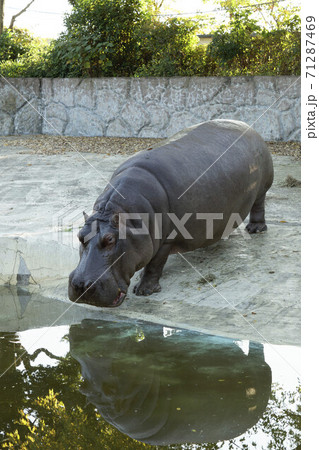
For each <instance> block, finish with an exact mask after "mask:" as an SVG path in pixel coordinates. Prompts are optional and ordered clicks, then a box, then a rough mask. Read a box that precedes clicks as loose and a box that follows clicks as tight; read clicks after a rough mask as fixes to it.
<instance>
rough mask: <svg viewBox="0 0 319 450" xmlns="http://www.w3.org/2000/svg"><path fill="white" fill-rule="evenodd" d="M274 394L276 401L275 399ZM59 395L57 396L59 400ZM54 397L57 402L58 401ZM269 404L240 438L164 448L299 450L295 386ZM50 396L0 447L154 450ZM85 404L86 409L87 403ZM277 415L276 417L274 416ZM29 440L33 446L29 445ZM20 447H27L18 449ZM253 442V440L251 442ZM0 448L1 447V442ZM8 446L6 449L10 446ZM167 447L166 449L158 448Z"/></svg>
mask: <svg viewBox="0 0 319 450" xmlns="http://www.w3.org/2000/svg"><path fill="white" fill-rule="evenodd" d="M278 393H279V398H278ZM59 397H60V396H59ZM59 397H58V398H59ZM272 397H273V399H272V401H271V402H270V404H269V406H268V407H267V410H266V412H265V414H264V416H263V418H262V419H260V421H259V423H258V424H257V425H255V426H254V427H253V428H252V429H251V430H249V431H248V432H247V433H245V434H244V435H243V436H242V437H238V438H236V439H232V440H230V441H228V442H219V443H216V444H210V443H208V444H200V445H196V444H195V445H194V444H183V445H171V446H170V447H169V448H170V449H176V450H178V449H185V450H186V449H189V450H190V449H192V450H194V449H203V450H204V449H205V450H206V449H207V450H219V449H223V450H226V449H227V450H236V449H238V448H240V449H242V450H245V449H247V450H248V449H250V448H258V449H259V450H262V449H265V450H266V449H272V450H283V449H286V450H288V449H294V450H298V449H300V448H301V446H300V386H299V387H298V388H297V390H296V391H294V392H289V393H286V392H284V391H283V390H282V388H280V387H279V386H276V390H274V389H273V390H272ZM58 398H57V396H56V395H55V394H53V393H49V395H48V396H47V397H45V398H41V399H38V400H36V401H35V403H33V405H32V407H33V409H34V410H35V411H36V413H37V416H38V417H41V421H40V422H38V423H37V424H36V426H35V427H34V428H33V427H32V424H31V423H30V422H29V419H28V417H27V415H26V414H24V413H23V414H22V420H21V422H22V423H23V424H22V423H21V422H20V425H21V426H20V432H21V429H23V428H24V432H23V433H22V434H21V436H24V438H23V439H19V438H18V437H17V434H13V435H11V436H9V434H7V436H6V444H7V445H8V447H10V448H14V447H15V448H17V447H18V448H22V449H24V448H25V449H40V448H46V449H55V450H65V449H66V448H67V449H77V450H79V449H83V450H86V449H88V448H105V449H112V450H113V449H128V450H130V449H142V448H147V449H156V448H158V447H155V446H152V445H148V444H143V443H141V442H137V441H134V440H133V439H131V438H129V437H127V436H124V435H123V434H122V433H120V432H119V431H118V430H116V428H114V427H111V426H110V425H108V424H106V423H105V421H104V420H103V419H102V418H101V416H100V415H99V414H98V413H97V411H96V410H94V409H92V408H91V407H89V408H87V407H86V408H81V407H79V406H76V407H71V408H66V407H65V405H64V403H63V402H60V401H59V400H58ZM90 406H91V405H90ZM277 414H278V415H277ZM260 430H262V431H263V432H264V433H265V434H266V439H265V440H266V441H268V444H265V445H263V446H262V447H261V446H260V445H259V444H257V446H252V443H253V442H254V436H255V435H256V433H259V431H260ZM31 440H32V441H33V444H31V445H30V442H31ZM24 442H25V443H28V446H26V447H23V445H24ZM255 442H256V440H255ZM3 445H5V443H4V441H3ZM11 446H12V447H11ZM160 448H163V449H165V448H168V447H160Z"/></svg>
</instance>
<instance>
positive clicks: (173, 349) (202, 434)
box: [69, 319, 272, 448]
mask: <svg viewBox="0 0 319 450" xmlns="http://www.w3.org/2000/svg"><path fill="white" fill-rule="evenodd" d="M165 328H166V327H162V326H160V325H157V324H150V323H145V322H141V321H138V322H136V321H132V322H127V321H124V320H121V321H107V320H88V319H85V320H83V321H82V323H81V324H77V325H72V326H71V327H70V334H69V342H70V354H71V356H72V357H73V358H74V359H76V360H77V361H78V362H79V364H80V366H81V373H82V377H83V380H84V383H83V385H82V388H81V392H82V394H83V395H85V396H86V398H87V403H91V404H93V405H94V407H95V408H96V409H97V410H98V412H99V414H100V415H101V416H102V418H104V419H105V420H106V421H107V422H108V423H109V424H111V425H113V426H115V427H116V428H117V429H118V430H119V431H120V432H121V433H124V434H125V435H128V436H130V437H131V438H133V439H137V440H139V441H141V442H145V443H147V444H151V445H158V446H167V445H171V444H184V443H186V442H187V443H197V444H199V443H204V442H206V443H207V442H209V443H213V442H218V441H224V440H228V439H234V438H235V437H236V436H239V435H242V434H243V433H244V432H245V431H246V430H248V429H250V428H251V427H253V426H254V425H255V424H256V423H257V422H258V420H259V419H260V417H262V416H263V414H264V411H265V409H266V407H267V404H268V401H269V397H270V394H271V381H272V380H271V378H272V376H271V369H270V367H269V365H268V364H267V362H266V361H265V356H264V347H263V345H262V344H260V343H257V342H252V341H249V345H248V347H247V349H246V350H247V351H246V352H244V351H243V349H242V348H241V347H240V346H239V345H238V341H235V340H233V339H231V338H225V337H220V336H212V335H209V334H203V333H198V332H195V331H190V330H175V329H169V331H170V333H169V334H166V335H165V334H164V333H165V331H164V330H165ZM141 340H142V341H143V342H141ZM127 447H130V446H129V445H127ZM185 447H186V448H187V447H188V446H185ZM122 448H126V446H125V444H122ZM188 448H189V447H188Z"/></svg>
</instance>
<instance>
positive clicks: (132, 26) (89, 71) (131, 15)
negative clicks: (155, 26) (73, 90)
mask: <svg viewBox="0 0 319 450" xmlns="http://www.w3.org/2000/svg"><path fill="white" fill-rule="evenodd" d="M71 3H72V5H73V10H72V12H71V13H70V14H69V15H67V16H66V19H65V26H66V32H65V33H62V34H61V36H60V37H59V38H58V39H57V40H56V41H55V43H54V45H53V47H52V51H51V53H50V57H49V68H48V76H79V77H82V76H84V77H85V76H90V77H99V76H132V75H133V74H134V72H135V70H136V68H137V65H138V60H137V53H138V49H139V46H138V35H139V30H140V27H141V25H142V23H143V21H144V20H145V19H146V18H147V16H148V13H147V7H146V6H147V5H146V3H145V2H143V1H141V0H107V1H105V0H93V1H92V0H73V1H72V2H71Z"/></svg>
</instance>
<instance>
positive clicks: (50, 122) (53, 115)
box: [0, 76, 300, 141]
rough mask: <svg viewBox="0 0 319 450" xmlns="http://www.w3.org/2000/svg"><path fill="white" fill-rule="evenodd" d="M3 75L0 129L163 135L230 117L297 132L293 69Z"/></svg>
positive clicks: (266, 132) (286, 133) (266, 129)
mask: <svg viewBox="0 0 319 450" xmlns="http://www.w3.org/2000/svg"><path fill="white" fill-rule="evenodd" d="M9 82H10V84H11V86H10V85H9V84H7V83H6V82H5V81H4V80H3V79H2V80H0V135H1V134H2V135H10V134H42V133H43V134H62V135H69V136H121V137H167V136H171V135H172V134H174V133H176V132H177V131H179V130H181V129H183V128H185V127H188V126H190V125H194V124H196V123H200V122H203V121H206V120H210V119H217V118H231V119H237V120H242V121H244V122H247V123H248V124H249V125H251V126H252V127H253V128H254V129H255V130H257V131H258V132H259V133H260V134H261V135H262V136H263V137H264V139H266V140H284V141H288V140H300V80H299V78H298V77H295V76H281V77H269V76H265V77H262V76H256V77H250V76H249V77H247V76H246V77H174V78H95V79H78V78H70V79H68V78H64V79H63V78H55V79H49V78H45V79H36V78H33V79H12V78H11V79H9ZM19 93H20V94H22V96H21V95H20V94H19ZM28 102H29V103H28ZM38 112H39V113H40V114H39V113H38Z"/></svg>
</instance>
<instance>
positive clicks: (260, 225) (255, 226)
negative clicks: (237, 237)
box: [246, 222, 267, 234]
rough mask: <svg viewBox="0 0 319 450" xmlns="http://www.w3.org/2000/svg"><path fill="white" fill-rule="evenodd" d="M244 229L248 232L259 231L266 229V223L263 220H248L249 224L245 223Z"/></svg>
mask: <svg viewBox="0 0 319 450" xmlns="http://www.w3.org/2000/svg"><path fill="white" fill-rule="evenodd" d="M246 230H247V231H248V233H249V234H253V233H261V232H262V231H266V230H267V225H266V224H265V222H249V224H248V225H246Z"/></svg>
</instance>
